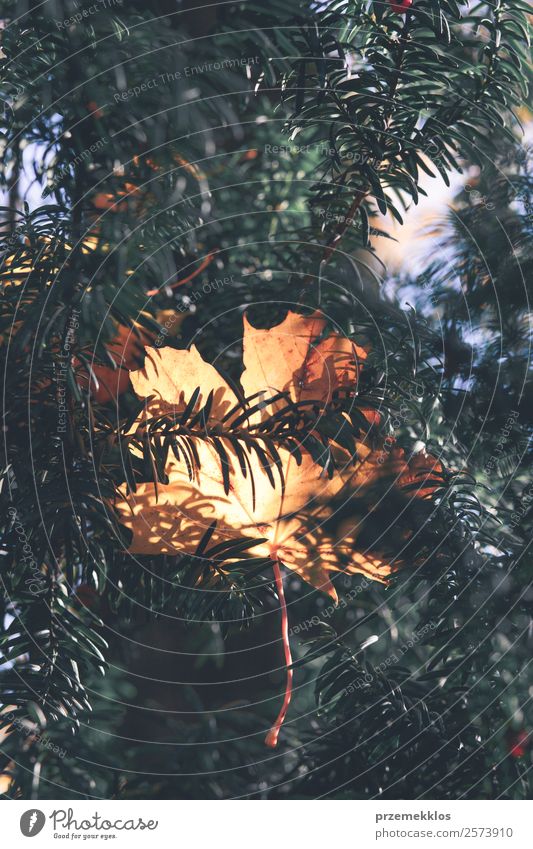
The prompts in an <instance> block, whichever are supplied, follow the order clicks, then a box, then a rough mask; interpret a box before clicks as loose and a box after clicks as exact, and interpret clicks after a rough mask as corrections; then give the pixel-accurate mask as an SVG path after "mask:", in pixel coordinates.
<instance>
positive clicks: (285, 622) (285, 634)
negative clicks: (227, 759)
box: [265, 560, 293, 749]
mask: <svg viewBox="0 0 533 849" xmlns="http://www.w3.org/2000/svg"><path fill="white" fill-rule="evenodd" d="M273 570H274V578H275V580H276V589H277V591H278V598H279V603H280V607H281V639H282V640H283V651H284V653H285V664H286V667H287V681H286V684H285V698H284V699H283V704H282V706H281V710H280V712H279V713H278V717H277V719H276V721H275V723H274V725H273V726H272V728H271V729H270V731H269V732H268V734H267V736H266V737H265V744H266V745H267V746H269V747H270V748H271V749H275V748H276V746H277V745H278V737H279V732H280V730H281V726H282V725H283V721H284V719H285V716H286V714H287V710H288V708H289V704H290V702H291V697H292V675H293V673H292V668H291V667H292V656H291V646H290V643H289V617H288V615H287V604H286V602H285V593H284V591H283V578H282V576H281V570H280V568H279V560H275V561H274V564H273Z"/></svg>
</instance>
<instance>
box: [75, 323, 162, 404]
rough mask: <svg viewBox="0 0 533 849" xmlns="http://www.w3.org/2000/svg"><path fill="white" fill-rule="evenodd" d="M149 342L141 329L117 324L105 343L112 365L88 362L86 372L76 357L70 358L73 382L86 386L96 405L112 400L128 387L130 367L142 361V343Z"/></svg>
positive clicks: (143, 344)
mask: <svg viewBox="0 0 533 849" xmlns="http://www.w3.org/2000/svg"><path fill="white" fill-rule="evenodd" d="M149 341H151V335H150V334H149V333H148V332H147V331H146V330H144V329H142V328H132V327H126V326H125V325H123V324H120V325H117V332H116V335H115V336H114V337H113V339H112V340H111V341H110V342H109V344H108V345H107V346H106V347H107V351H108V353H109V356H110V357H111V359H112V360H113V362H114V363H115V367H113V366H111V365H110V366H105V365H100V364H98V363H91V374H90V375H89V374H88V373H87V371H86V370H85V368H84V367H83V366H82V364H81V362H80V360H79V359H78V358H74V361H73V362H74V367H75V369H76V372H77V377H76V379H77V382H78V386H79V387H80V389H85V390H86V389H87V388H89V391H90V394H91V397H92V398H93V399H94V400H95V401H98V403H99V404H106V403H108V402H109V401H116V400H117V398H118V396H119V395H122V393H123V392H126V390H127V389H129V388H130V372H131V369H135V368H137V367H138V366H139V365H140V363H141V362H142V359H143V356H144V350H145V345H146V344H147V342H149Z"/></svg>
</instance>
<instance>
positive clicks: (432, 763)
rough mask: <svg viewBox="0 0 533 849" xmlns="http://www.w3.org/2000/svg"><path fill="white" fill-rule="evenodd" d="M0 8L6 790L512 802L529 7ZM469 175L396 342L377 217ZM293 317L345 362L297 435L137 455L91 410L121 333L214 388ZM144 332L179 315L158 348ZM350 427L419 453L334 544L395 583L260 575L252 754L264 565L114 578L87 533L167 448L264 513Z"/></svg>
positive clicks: (519, 707) (128, 412)
mask: <svg viewBox="0 0 533 849" xmlns="http://www.w3.org/2000/svg"><path fill="white" fill-rule="evenodd" d="M19 7H20V8H19ZM0 9H1V17H2V19H4V20H5V21H6V26H5V28H4V29H3V30H2V42H1V44H2V56H1V58H0V92H1V95H2V99H3V102H4V117H3V120H2V122H1V123H2V127H1V131H2V149H1V156H2V158H1V180H2V187H3V188H4V190H5V198H6V200H5V206H4V207H3V208H2V209H1V210H0V212H1V217H2V225H1V227H2V230H1V241H0V253H1V260H0V262H1V265H0V280H1V281H2V282H1V285H2V296H1V297H2V311H1V318H0V352H1V357H2V389H3V400H4V416H5V417H4V439H3V443H2V449H3V451H2V456H3V460H2V481H1V482H2V487H1V492H0V497H1V509H2V519H1V535H2V550H1V552H0V554H1V555H2V559H1V561H0V577H1V581H2V595H1V599H2V601H1V607H2V611H1V612H2V620H1V621H2V627H1V630H0V648H1V652H2V657H1V660H2V664H3V665H2V667H1V668H0V688H1V689H0V704H1V705H2V706H5V712H4V714H3V718H2V723H3V727H4V729H5V730H9V731H11V733H9V734H8V736H7V737H6V738H5V739H4V740H3V741H2V743H1V746H2V748H1V753H0V758H1V760H0V766H1V767H2V768H4V766H5V767H6V768H7V770H8V772H9V773H10V774H12V775H13V784H12V785H11V787H10V789H9V791H8V793H7V795H9V796H13V795H15V794H16V793H20V794H21V795H22V796H23V797H24V798H30V797H31V798H38V797H42V798H46V797H48V798H55V797H58V796H62V797H68V798H76V797H80V796H81V797H93V796H96V797H105V798H143V797H144V798H146V797H149V796H153V797H154V798H198V797H206V798H228V797H236V796H250V797H259V798H279V797H281V798H283V797H284V796H286V795H287V794H289V793H290V794H291V795H292V796H294V795H300V796H302V797H317V796H322V795H330V796H335V797H338V798H342V797H346V798H375V797H385V798H392V799H394V798H418V797H422V798H442V797H445V798H466V797H473V798H480V797H482V798H500V797H503V798H520V797H524V796H527V795H529V793H530V790H529V785H528V777H527V772H528V768H527V760H528V758H524V759H522V758H519V757H515V755H516V752H513V749H512V745H511V744H510V743H509V740H510V736H509V735H511V734H512V733H513V732H515V731H517V732H522V731H524V730H525V732H526V733H527V732H529V731H530V729H531V721H532V717H531V710H530V707H529V699H528V695H527V692H526V687H525V683H524V681H523V677H522V676H523V674H524V670H525V668H526V666H527V663H528V661H529V657H530V654H531V636H530V623H531V601H532V596H531V590H530V589H529V575H530V569H531V555H530V553H529V549H528V540H529V538H530V533H531V515H532V509H531V505H532V504H533V494H531V497H530V495H529V494H528V493H530V489H528V487H531V484H530V482H529V480H528V468H529V467H530V460H531V441H530V437H531V420H530V418H529V419H528V417H527V414H526V411H527V409H528V404H529V406H530V405H531V404H530V402H531V398H530V396H531V379H530V370H531V366H530V358H529V342H530V338H529V336H528V321H529V309H530V307H529V301H528V289H527V279H528V275H529V274H530V272H531V266H532V260H531V237H532V217H531V209H532V198H531V188H532V185H531V174H530V173H529V171H528V166H527V163H526V157H525V156H520V157H518V159H519V161H518V162H517V161H515V158H516V157H514V154H515V153H516V151H517V150H518V151H519V152H520V148H517V146H516V142H515V140H514V139H515V138H516V136H517V134H518V132H519V127H518V121H517V118H516V115H515V112H516V107H517V106H519V105H520V103H521V101H522V100H523V99H524V97H525V96H526V94H527V86H528V80H529V75H530V69H529V67H528V65H527V55H528V54H527V34H526V26H527V17H526V15H527V12H528V8H527V7H526V6H525V5H524V4H523V3H521V2H519V0H506V2H498V3H496V4H481V3H480V4H478V3H473V4H471V5H470V6H469V7H468V9H467V10H465V8H464V7H459V6H458V5H457V4H456V3H455V2H454V1H453V0H415V2H414V4H413V6H412V7H411V8H410V10H409V11H408V13H407V14H406V15H404V16H400V15H398V14H396V13H394V12H393V11H392V9H391V7H390V5H389V4H388V3H383V2H380V3H373V2H372V1H371V0H365V2H359V0H341V2H333V3H331V4H329V5H327V6H324V7H320V8H316V7H314V6H312V5H308V4H305V3H302V2H300V0H283V2H281V0H279V2H278V0H270V1H269V2H268V3H253V2H243V3H235V4H225V3H220V4H213V5H212V6H210V7H209V8H208V9H206V10H203V11H202V12H201V13H200V12H198V11H195V10H194V7H193V6H191V5H189V4H187V3H177V4H173V3H166V2H154V3H150V4H146V3H140V2H130V3H128V4H127V5H126V4H124V5H121V4H118V3H117V4H115V5H113V4H112V3H110V4H109V5H108V6H106V7H105V8H104V7H103V8H102V9H99V10H98V11H97V12H96V13H94V14H92V15H91V16H89V17H88V18H87V19H84V20H82V21H78V22H76V20H72V18H73V17H74V18H75V16H76V15H77V14H78V12H79V4H75V3H74V2H67V0H65V1H64V2H63V1H62V0H47V2H45V3H44V4H41V5H37V4H33V3H25V2H20V3H18V4H17V19H16V20H13V19H12V18H13V4H12V3H4V2H2V3H0ZM19 16H20V17H19ZM236 21H237V22H238V25H236ZM191 69H192V70H191ZM472 165H477V166H479V167H480V169H481V170H480V177H479V182H477V183H476V184H475V187H474V184H473V183H472V181H470V182H469V183H468V184H467V185H468V190H465V191H463V192H462V193H461V194H460V195H459V197H458V198H457V199H456V210H455V213H454V217H453V220H451V221H450V222H448V224H447V226H446V227H443V233H442V241H441V246H440V247H441V249H440V251H439V253H438V254H436V256H438V259H437V260H436V261H434V262H433V263H432V264H430V265H429V266H428V268H427V269H426V270H425V273H424V275H423V276H421V277H418V278H417V277H416V276H415V275H413V278H412V279H408V280H401V281H395V283H396V284H397V287H398V288H399V293H400V294H403V293H402V286H405V287H406V288H405V290H404V291H405V292H406V293H407V294H408V296H409V297H408V300H410V301H411V302H412V303H415V304H416V306H417V310H418V311H417V312H415V311H414V310H411V311H407V310H401V309H400V308H399V306H398V303H399V302H400V301H399V298H398V299H397V300H395V299H393V298H389V299H387V298H385V297H383V296H381V295H380V293H379V292H378V285H377V281H378V279H379V276H380V273H381V272H380V273H378V272H377V271H376V269H377V268H378V267H379V266H378V263H379V257H378V256H376V254H375V252H374V249H373V247H372V242H373V239H374V237H375V235H377V234H378V233H380V232H381V224H383V222H384V219H383V217H382V216H383V214H384V213H386V212H387V211H388V212H389V213H390V214H391V215H392V216H393V217H394V218H396V219H397V220H400V221H401V218H402V213H403V212H404V210H405V209H406V208H408V207H409V205H410V204H411V203H412V202H414V203H416V202H417V200H418V197H419V195H420V194H422V193H423V188H422V187H421V185H420V181H421V178H422V177H424V176H425V175H426V176H427V174H428V173H429V174H437V173H438V174H440V175H441V176H442V177H443V178H444V179H445V181H448V179H449V177H448V175H449V173H450V172H451V171H452V170H455V169H465V170H466V169H467V168H470V167H471V166H472ZM471 183H472V185H471ZM30 189H31V191H30V193H29V194H28V198H27V200H28V203H26V202H25V201H26V198H25V197H24V192H25V191H29V190H30ZM475 192H477V194H475ZM36 194H37V196H38V197H39V200H38V202H37V203H36V202H34V199H35V195H36ZM30 195H32V197H33V200H32V198H31V197H30ZM491 206H492V208H490V207H491ZM341 240H342V241H341ZM202 263H204V266H203V271H202V273H201V274H195V270H197V269H198V267H199V266H200V265H201V264H202ZM184 279H186V282H185V283H183V282H182V281H183V280H184ZM502 304H504V309H502ZM317 306H318V307H320V308H321V309H322V310H323V311H324V313H325V315H326V316H327V318H328V322H329V326H331V327H334V328H335V329H337V330H340V331H342V332H343V333H345V334H347V335H348V336H349V337H350V338H353V339H355V340H356V341H358V342H359V341H360V340H364V341H365V342H367V343H368V344H369V346H370V354H369V356H368V359H367V361H366V363H365V368H364V370H363V373H362V374H361V379H360V381H359V384H358V388H357V392H356V393H354V394H352V395H350V396H346V397H345V396H344V395H342V393H339V394H338V395H337V396H336V397H335V399H334V401H333V403H332V404H331V405H329V407H328V409H327V411H326V414H325V415H324V414H321V415H317V408H316V407H315V406H314V405H313V404H309V403H308V404H305V405H300V406H298V405H291V404H287V407H286V409H284V410H283V411H282V412H281V413H279V414H277V415H276V416H272V417H270V418H269V419H267V420H265V421H264V422H263V424H262V425H261V426H260V427H258V426H254V427H255V430H254V428H251V427H250V425H249V421H248V420H249V418H250V411H249V410H247V408H246V404H245V402H244V400H242V401H241V402H239V403H240V404H241V405H242V414H241V416H240V419H237V420H236V421H233V423H232V424H231V425H230V424H228V423H227V422H224V423H221V424H220V425H219V426H217V428H216V429H210V428H209V427H208V426H207V424H206V421H207V415H206V409H205V407H203V408H201V407H200V406H199V405H198V404H197V397H194V395H193V397H192V398H191V399H190V404H189V407H188V409H187V411H186V413H185V414H184V415H182V416H181V417H179V418H172V417H170V416H162V417H159V418H158V419H156V420H153V421H151V422H150V423H149V428H148V434H147V436H146V438H145V439H144V441H142V440H140V439H139V436H138V435H136V436H134V435H132V434H131V433H130V429H131V423H132V422H133V421H134V420H135V417H136V415H137V412H138V410H139V402H138V400H137V399H136V398H135V397H134V396H133V393H131V392H126V393H125V394H124V395H123V396H121V398H120V402H119V404H118V406H117V405H114V404H96V403H94V402H93V401H91V399H90V397H89V393H88V391H87V383H88V380H89V378H90V377H91V374H93V373H94V369H95V367H97V366H102V365H107V366H109V367H111V368H114V367H115V366H116V363H114V361H113V360H112V358H111V357H110V354H109V350H108V347H107V346H108V345H109V342H110V340H111V339H112V338H113V336H114V334H115V332H116V325H117V323H118V324H121V325H124V326H125V327H127V328H130V329H132V332H134V333H139V332H140V330H141V329H144V330H145V331H147V332H148V333H152V334H154V335H155V334H160V338H161V339H162V340H163V341H164V342H165V344H170V345H175V346H177V347H180V348H181V347H186V346H187V345H188V344H190V343H191V342H194V343H195V344H197V345H198V347H199V348H200V350H201V352H202V354H203V355H204V356H205V358H206V359H207V360H208V361H209V362H215V363H216V366H217V368H219V369H220V370H221V371H222V372H223V373H224V375H225V376H226V377H227V378H228V380H229V381H230V382H233V383H236V381H237V380H238V377H239V372H240V369H241V357H240V354H241V351H240V341H239V340H240V337H241V335H242V312H243V310H244V309H245V308H249V310H250V313H249V314H250V316H251V319H252V321H253V322H254V324H256V325H257V326H262V327H268V326H273V325H274V324H276V323H277V322H278V321H279V320H280V319H281V318H282V317H283V315H284V313H285V311H286V310H287V309H288V308H291V309H295V308H296V309H304V308H308V307H311V308H316V307H317ZM169 309H172V310H176V311H177V312H178V313H184V314H185V318H184V320H183V322H182V323H180V324H179V327H177V328H176V331H177V332H176V334H174V335H173V333H170V332H169V327H168V325H165V316H164V315H161V314H160V311H161V310H169ZM473 330H474V331H476V333H475V335H472V331H473ZM236 340H237V341H236ZM496 364H497V366H496ZM251 403H253V400H252V402H251ZM207 404H208V405H209V401H208V402H207ZM368 409H374V410H376V411H379V414H380V416H379V422H376V424H375V427H374V428H373V430H372V436H373V438H374V439H375V440H376V445H377V444H379V441H380V440H381V441H382V440H383V439H384V438H387V437H389V438H390V439H392V438H394V440H396V443H397V445H398V446H401V447H404V448H405V449H406V450H407V451H411V450H412V449H413V448H414V447H415V446H417V444H420V443H423V444H424V445H426V446H427V448H428V450H430V451H431V452H432V453H433V454H434V455H435V456H439V458H441V461H442V466H443V469H442V472H436V473H435V475H434V478H433V483H434V485H435V486H436V489H435V491H434V492H433V493H432V495H431V497H428V498H426V499H414V500H413V501H412V502H410V501H409V499H406V498H405V497H403V498H402V499H400V498H399V497H395V496H393V495H389V496H388V497H387V498H385V499H384V500H383V503H380V505H379V506H378V507H377V508H376V509H374V510H372V511H369V509H368V503H367V502H365V500H364V499H362V498H359V501H360V503H358V499H357V498H354V499H353V504H352V505H351V506H352V507H353V508H354V509H356V510H357V511H358V512H359V513H360V514H361V516H362V517H363V519H362V521H361V529H360V539H359V544H361V545H366V546H368V548H369V549H372V547H373V546H374V544H376V541H378V542H379V543H380V545H381V546H382V547H383V548H386V552H387V554H388V556H390V558H391V560H392V561H393V562H395V563H396V564H397V565H399V566H401V567H402V568H401V569H400V570H399V572H398V574H397V575H396V576H395V578H394V580H393V581H392V583H391V585H390V586H389V587H381V586H380V585H377V584H374V583H372V582H368V581H365V580H363V581H360V580H356V579H350V578H348V577H345V576H343V575H340V576H337V577H336V579H335V585H336V588H337V590H338V592H339V596H340V599H341V602H340V604H339V607H338V608H336V609H333V606H332V605H331V604H330V605H329V606H328V602H327V600H325V598H324V597H323V596H322V595H321V594H320V593H318V592H316V591H314V590H311V589H310V587H309V586H308V585H303V584H302V583H301V582H300V581H299V580H298V579H296V578H295V577H293V576H291V577H290V579H287V596H288V601H289V602H290V604H289V612H290V619H291V642H292V645H293V651H294V654H295V679H296V691H295V698H294V702H293V706H292V708H291V713H290V714H289V717H288V720H287V722H286V725H285V728H284V736H283V741H282V744H281V748H280V751H279V755H278V754H277V753H276V754H274V755H272V754H271V753H270V754H268V755H265V748H264V746H263V738H264V734H265V732H266V730H267V728H268V726H269V723H270V722H271V721H272V719H273V717H274V716H275V714H276V711H277V708H278V696H279V692H278V691H279V688H280V687H281V686H282V679H283V658H282V652H281V648H280V644H279V618H278V617H279V611H278V605H277V599H276V597H275V595H274V593H273V590H272V577H271V563H270V562H269V561H268V560H267V559H265V558H259V557H256V556H254V544H252V542H251V541H250V540H242V541H237V542H236V543H233V544H232V545H231V546H229V545H228V546H227V547H225V548H224V547H222V548H220V547H218V548H216V547H215V546H213V544H212V543H211V541H210V539H211V533H212V530H213V528H211V529H207V530H206V533H205V535H204V538H203V540H202V541H201V543H200V546H199V548H198V550H197V551H196V553H195V556H190V557H185V556H183V557H177V556H176V557H170V556H162V555H161V556H158V557H142V558H134V557H133V556H130V555H128V554H127V553H125V548H126V547H127V543H128V533H127V531H126V530H125V529H124V528H121V526H120V524H119V523H118V522H117V519H116V517H115V515H114V513H113V510H112V509H111V508H110V504H111V502H112V499H113V496H114V494H115V492H116V487H117V486H118V485H120V484H123V483H124V482H126V483H127V484H128V485H129V486H130V488H131V489H134V488H135V486H136V484H137V483H138V482H139V481H141V480H158V481H160V482H163V481H164V479H165V478H164V466H165V457H166V456H167V455H168V454H169V452H171V451H172V452H174V454H175V456H178V457H179V458H180V460H181V461H182V462H184V463H185V464H186V465H187V467H188V468H189V472H190V474H192V473H193V471H194V465H195V462H196V458H195V455H194V442H193V438H194V439H206V440H210V441H211V444H214V445H215V446H216V448H217V451H218V454H219V458H220V462H221V468H222V469H223V470H224V469H226V481H225V483H226V486H229V480H228V479H227V476H228V473H227V462H226V461H225V451H226V447H227V446H228V445H231V446H232V448H233V450H235V451H236V452H237V456H238V457H239V458H240V460H241V461H242V474H243V475H244V474H245V472H246V473H247V474H251V467H250V466H249V464H248V467H247V465H246V464H247V456H248V455H247V453H246V450H248V449H250V450H253V451H255V452H256V453H257V455H258V457H259V461H260V463H261V464H262V466H263V468H265V469H268V470H269V472H270V474H271V475H272V484H273V485H278V484H277V480H276V476H279V479H280V480H281V478H282V470H281V469H280V467H279V462H278V461H279V453H278V452H279V448H280V446H281V445H283V446H285V447H289V448H291V449H292V450H293V452H294V455H295V457H296V458H297V455H298V451H299V449H298V445H297V442H296V434H297V433H298V434H300V435H301V434H302V432H303V433H305V434H306V437H307V444H308V445H311V444H312V445H313V450H314V452H315V454H314V455H316V459H317V460H319V461H320V462H321V463H322V465H323V466H324V469H325V472H326V473H327V472H329V473H331V470H332V467H333V463H334V459H333V454H334V449H335V445H338V444H341V445H342V446H343V447H344V448H348V449H349V450H351V451H353V452H354V453H355V450H356V445H355V440H356V439H357V438H360V436H361V433H362V432H366V431H367V430H368V422H367V419H366V418H365V415H364V413H363V411H364V410H368ZM515 411H516V413H515ZM346 413H348V414H349V423H348V421H347V419H346V416H345V415H344V414H346ZM510 417H511V420H510ZM341 422H342V428H340V427H339V423H341ZM502 434H504V437H503V438H502ZM502 439H503V441H502ZM310 440H313V441H312V443H311V442H310ZM245 449H246V450H245ZM415 502H416V503H415ZM334 506H335V507H336V511H335V516H334V518H333V519H331V520H329V521H331V522H337V523H341V522H342V520H343V518H344V513H343V506H342V505H334ZM513 517H514V518H513ZM406 528H407V529H408V532H407V533H406V530H405V529H406ZM374 637H377V639H373V638H374ZM280 670H281V671H280ZM183 682H185V683H183ZM528 757H529V756H528Z"/></svg>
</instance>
